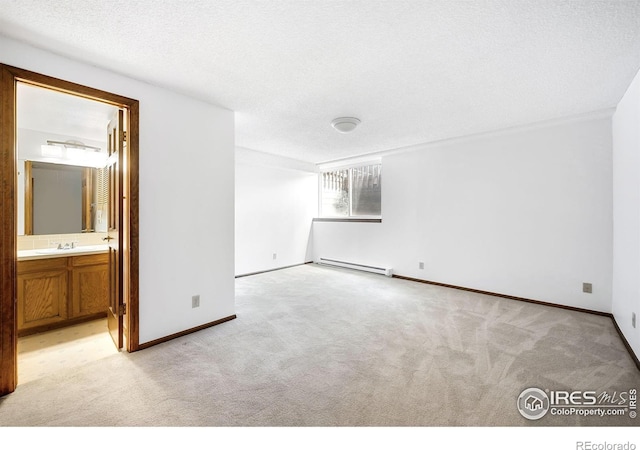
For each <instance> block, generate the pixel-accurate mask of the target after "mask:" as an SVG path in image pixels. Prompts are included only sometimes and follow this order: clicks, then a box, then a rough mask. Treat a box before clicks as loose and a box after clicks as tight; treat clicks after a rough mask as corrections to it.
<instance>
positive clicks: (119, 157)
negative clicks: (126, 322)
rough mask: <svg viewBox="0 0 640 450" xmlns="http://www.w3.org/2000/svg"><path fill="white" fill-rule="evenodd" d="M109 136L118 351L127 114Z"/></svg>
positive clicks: (112, 315)
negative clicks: (124, 147)
mask: <svg viewBox="0 0 640 450" xmlns="http://www.w3.org/2000/svg"><path fill="white" fill-rule="evenodd" d="M107 132H108V134H109V137H108V138H109V150H108V151H109V160H108V163H107V173H108V184H109V187H108V189H109V205H108V212H107V216H108V219H107V220H108V224H109V226H108V230H107V236H106V237H105V238H104V239H105V240H106V241H107V242H108V244H109V311H108V313H107V324H108V327H109V333H110V334H111V338H112V339H113V342H114V344H115V345H116V347H117V348H118V349H121V348H122V346H123V335H124V333H123V316H124V307H125V305H124V289H123V286H124V285H123V282H124V277H123V268H124V264H123V258H122V256H123V253H122V250H123V248H124V246H123V237H124V229H123V195H122V194H123V174H122V169H123V154H124V152H123V146H124V113H123V111H122V110H118V111H117V113H116V114H115V115H114V117H113V118H112V119H111V121H110V122H109V125H108V127H107Z"/></svg>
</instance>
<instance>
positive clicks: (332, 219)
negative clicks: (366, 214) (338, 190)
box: [313, 217, 382, 223]
mask: <svg viewBox="0 0 640 450" xmlns="http://www.w3.org/2000/svg"><path fill="white" fill-rule="evenodd" d="M313 221H314V222H354V223H382V219H340V218H331V217H314V218H313Z"/></svg>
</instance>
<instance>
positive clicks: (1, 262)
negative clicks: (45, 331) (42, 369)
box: [0, 65, 18, 395]
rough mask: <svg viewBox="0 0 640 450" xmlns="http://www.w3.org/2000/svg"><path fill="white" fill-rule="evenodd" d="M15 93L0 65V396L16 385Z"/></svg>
mask: <svg viewBox="0 0 640 450" xmlns="http://www.w3.org/2000/svg"><path fill="white" fill-rule="evenodd" d="M15 93H16V83H15V80H14V76H13V74H12V73H11V72H10V70H9V69H8V68H7V67H6V66H4V65H0V217H2V221H1V222H0V395H4V394H7V393H9V392H13V391H14V390H15V389H16V385H17V382H18V364H17V362H18V358H17V356H18V352H17V336H16V331H17V330H16V295H17V287H18V286H17V283H18V282H17V274H16V255H17V247H16V245H17V230H16V211H17V202H16V198H15V191H16V154H15V148H16V146H15V130H16V127H15V117H16V101H15V99H16V95H15Z"/></svg>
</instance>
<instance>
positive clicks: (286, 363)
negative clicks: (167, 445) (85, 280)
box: [0, 265, 640, 427]
mask: <svg viewBox="0 0 640 450" xmlns="http://www.w3.org/2000/svg"><path fill="white" fill-rule="evenodd" d="M236 309H237V316H238V318H237V319H235V320H233V321H230V322H227V323H224V324H221V325H219V326H216V327H212V328H209V329H206V330H203V331H200V332H197V333H193V334H191V335H189V336H185V337H182V338H179V339H174V340H172V341H170V342H167V343H164V344H161V345H157V346H155V347H152V348H149V349H146V350H143V351H140V352H136V353H132V354H127V353H121V354H117V355H114V356H110V357H107V358H104V359H102V360H99V361H95V362H92V363H89V364H87V365H85V366H83V367H81V368H72V369H68V370H61V371H59V372H56V373H55V374H54V375H51V376H49V377H47V378H43V379H39V380H34V381H31V382H27V383H22V384H20V385H19V386H18V389H17V390H16V391H15V392H14V393H12V394H10V395H8V396H5V397H3V398H2V399H0V424H2V425H3V426H26V425H29V426H127V427H132V426H169V427H176V426H276V427H281V426H311V427H315V426H330V427H341V426H418V427H425V426H547V427H549V426H629V425H631V426H637V425H638V424H640V422H639V421H640V419H631V418H629V417H628V415H625V416H624V417H581V416H577V415H572V416H552V415H551V414H547V415H546V416H545V417H543V418H542V419H540V420H536V421H530V420H528V419H525V418H524V417H522V416H521V415H520V413H519V412H518V410H517V408H516V402H517V398H518V396H519V394H520V393H521V392H522V391H523V390H524V389H525V388H529V387H538V388H541V389H549V390H563V389H565V390H595V391H598V392H600V391H607V392H613V391H616V392H618V393H619V392H622V391H628V390H629V389H632V388H636V389H638V388H640V371H638V369H637V368H636V367H635V365H634V364H633V361H632V360H631V357H630V356H629V354H628V353H627V351H626V349H625V348H624V346H623V344H622V342H621V340H620V337H619V336H618V334H617V333H616V331H615V329H614V327H613V324H612V322H611V320H610V319H609V318H606V317H601V316H596V315H590V314H585V313H579V312H574V311H568V310H563V309H559V308H552V307H546V306H541V305H535V304H530V303H524V302H518V301H514V300H507V299H502V298H497V297H491V296H485V295H480V294H474V293H469V292H465V291H460V290H454V289H448V288H443V287H437V286H430V285H426V284H422V283H416V282H411V281H405V280H400V279H392V278H387V277H384V276H381V275H375V274H368V273H362V272H355V271H351V270H346V269H345V270H343V269H333V268H329V267H322V266H316V265H304V266H298V267H293V268H290V269H285V270H280V271H275V272H269V273H265V274H261V275H255V276H250V277H244V278H238V279H237V280H236Z"/></svg>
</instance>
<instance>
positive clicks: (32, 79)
mask: <svg viewBox="0 0 640 450" xmlns="http://www.w3.org/2000/svg"><path fill="white" fill-rule="evenodd" d="M2 66H3V67H5V68H6V69H7V70H8V71H9V72H10V73H11V74H12V75H13V78H14V79H15V81H24V82H26V83H29V84H33V85H36V86H40V87H44V88H48V89H52V88H53V89H55V90H56V91H58V92H64V93H66V94H71V95H76V96H79V97H84V98H87V99H90V100H97V101H99V102H102V103H109V104H111V105H113V106H118V107H122V106H127V107H128V106H129V105H131V104H132V103H133V102H137V100H134V99H132V98H128V97H124V96H122V95H118V94H113V93H111V92H107V91H103V90H100V89H96V88H92V87H89V86H84V85H82V84H77V83H73V82H71V81H66V80H62V79H60V78H56V77H51V76H49V75H43V74H41V73H37V72H31V71H30V70H26V69H21V68H19V67H14V66H8V65H5V64H2Z"/></svg>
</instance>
